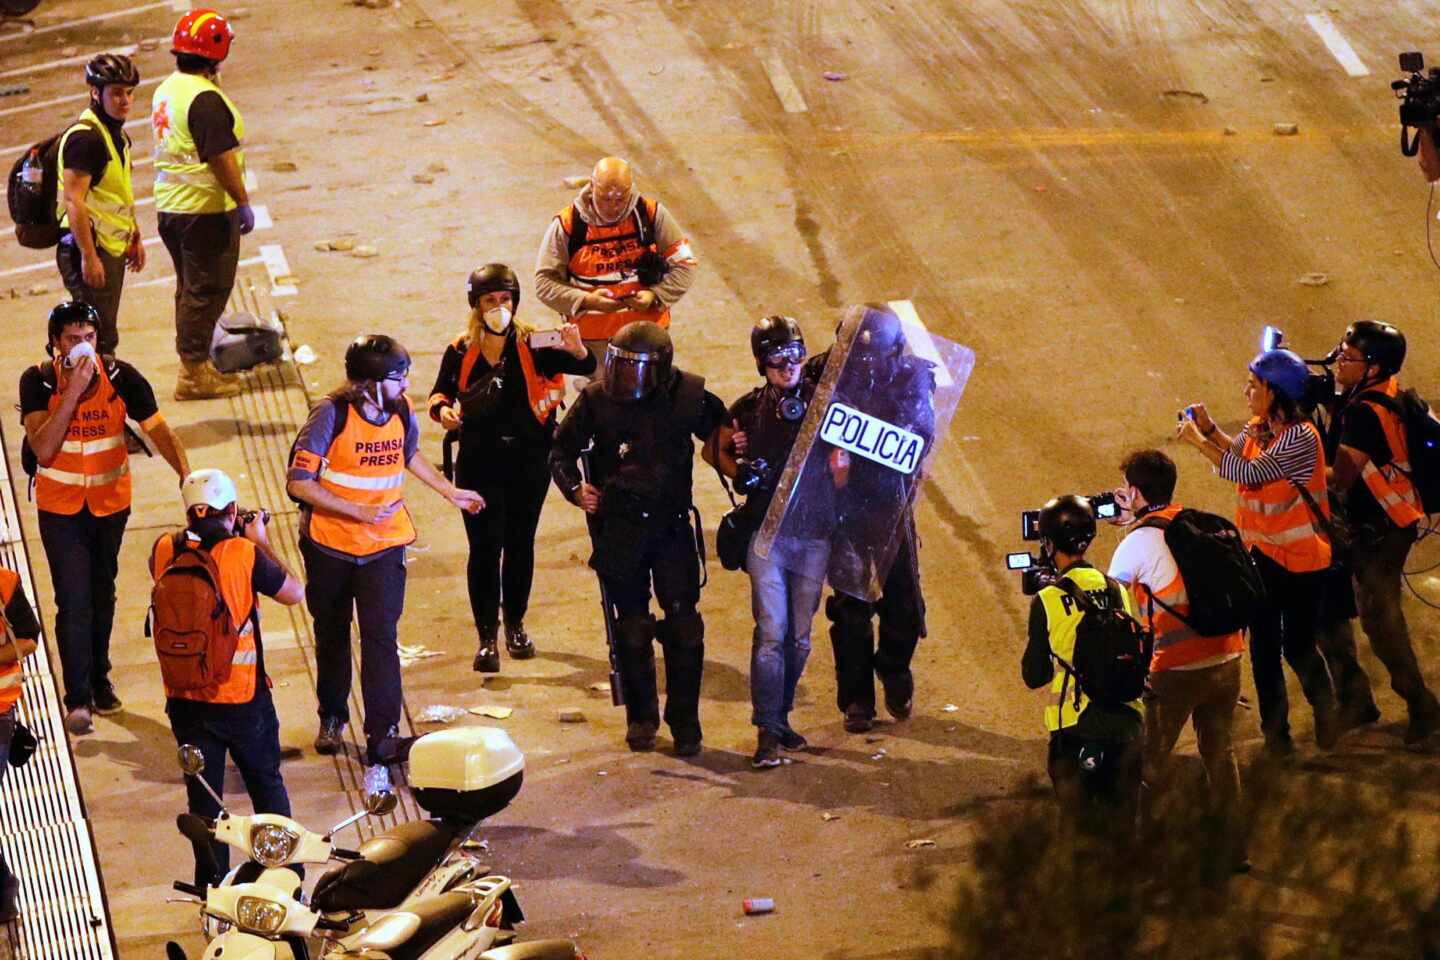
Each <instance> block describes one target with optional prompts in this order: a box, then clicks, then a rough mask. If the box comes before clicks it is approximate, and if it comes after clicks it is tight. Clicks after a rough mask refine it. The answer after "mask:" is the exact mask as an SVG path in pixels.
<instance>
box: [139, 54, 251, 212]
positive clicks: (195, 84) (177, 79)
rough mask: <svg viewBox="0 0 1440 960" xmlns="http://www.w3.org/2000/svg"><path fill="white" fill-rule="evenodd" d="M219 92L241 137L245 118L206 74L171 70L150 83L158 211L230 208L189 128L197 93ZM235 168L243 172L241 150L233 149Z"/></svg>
mask: <svg viewBox="0 0 1440 960" xmlns="http://www.w3.org/2000/svg"><path fill="white" fill-rule="evenodd" d="M207 90H212V91H214V92H215V93H218V94H220V99H222V100H224V101H225V106H227V107H229V108H230V115H231V116H232V117H234V118H235V121H234V122H235V127H234V129H235V139H236V141H237V142H239V143H241V144H243V143H244V142H245V121H244V120H242V119H241V117H240V110H239V108H237V107H236V106H235V104H234V102H233V101H232V100H231V99H230V98H229V97H227V96H225V92H224V91H223V90H221V89H220V88H219V87H218V86H216V85H215V82H214V81H213V80H211V79H209V78H208V77H204V76H201V75H200V74H197V73H181V72H180V71H178V70H177V71H176V72H174V73H172V74H170V76H168V77H166V78H165V80H164V81H163V82H162V83H161V84H160V86H159V87H157V88H156V89H155V96H154V98H153V99H152V100H151V110H150V126H151V127H152V128H153V130H154V132H155V210H156V212H158V213H225V212H226V211H228V210H234V209H235V207H236V203H235V200H234V198H233V197H231V196H230V194H229V193H227V192H226V191H225V188H224V187H222V186H221V185H220V181H219V179H217V178H216V176H215V174H214V172H212V171H211V169H210V165H209V164H207V163H205V162H204V161H203V160H201V159H200V154H199V153H198V152H196V147H195V138H194V137H193V136H191V134H190V104H191V103H193V102H194V101H195V98H196V97H198V96H199V95H200V94H202V93H204V92H206V91H207ZM236 157H237V159H238V160H239V161H240V173H241V175H242V176H243V175H244V173H245V155H244V153H243V152H242V151H239V150H237V151H236Z"/></svg>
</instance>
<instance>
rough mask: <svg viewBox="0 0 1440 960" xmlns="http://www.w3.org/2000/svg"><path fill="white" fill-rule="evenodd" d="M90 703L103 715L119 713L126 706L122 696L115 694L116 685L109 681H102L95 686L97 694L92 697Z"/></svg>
mask: <svg viewBox="0 0 1440 960" xmlns="http://www.w3.org/2000/svg"><path fill="white" fill-rule="evenodd" d="M90 705H91V708H92V709H93V710H94V711H95V712H96V713H98V714H100V716H102V717H108V716H110V715H111V714H112V713H119V712H120V711H121V710H122V709H123V708H124V706H125V705H124V704H122V703H121V702H120V698H119V697H117V696H115V687H114V686H112V685H111V684H109V683H102V684H100V685H99V686H98V687H96V688H95V695H94V696H93V697H92V698H91V704H90Z"/></svg>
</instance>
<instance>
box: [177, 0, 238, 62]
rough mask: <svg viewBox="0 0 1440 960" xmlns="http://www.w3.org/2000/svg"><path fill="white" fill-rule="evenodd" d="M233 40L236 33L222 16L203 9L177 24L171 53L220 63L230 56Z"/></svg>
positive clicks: (184, 17) (185, 17)
mask: <svg viewBox="0 0 1440 960" xmlns="http://www.w3.org/2000/svg"><path fill="white" fill-rule="evenodd" d="M233 39H235V31H234V30H231V29H230V22H229V21H228V20H226V19H225V18H224V17H222V16H221V15H220V14H218V13H216V12H215V11H214V10H206V9H203V8H202V9H199V10H191V11H190V12H189V13H187V14H185V16H183V17H181V18H180V22H179V23H177V24H175V36H174V38H173V39H172V40H171V41H170V52H171V53H193V54H194V55H195V56H197V57H204V58H206V59H207V60H214V61H215V62H216V63H219V62H220V61H221V60H224V59H225V58H226V57H228V56H229V55H230V41H231V40H233Z"/></svg>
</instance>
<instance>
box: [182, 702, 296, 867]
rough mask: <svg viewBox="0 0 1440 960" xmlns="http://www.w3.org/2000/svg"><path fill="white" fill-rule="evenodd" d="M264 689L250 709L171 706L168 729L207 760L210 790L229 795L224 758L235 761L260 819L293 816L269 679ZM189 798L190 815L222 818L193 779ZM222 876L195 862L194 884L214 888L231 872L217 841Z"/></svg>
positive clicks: (248, 705) (246, 706)
mask: <svg viewBox="0 0 1440 960" xmlns="http://www.w3.org/2000/svg"><path fill="white" fill-rule="evenodd" d="M258 683H259V684H260V687H261V688H260V689H259V690H257V691H256V693H255V698H254V699H253V700H251V701H250V702H249V703H246V704H213V703H200V702H197V701H190V700H178V699H176V700H170V701H169V702H168V703H167V704H166V706H165V712H166V713H168V714H169V715H170V729H171V731H172V732H173V733H174V734H175V742H176V743H177V744H179V745H181V746H183V745H185V744H187V743H188V744H193V745H194V746H197V747H199V748H200V752H201V753H203V754H204V755H205V772H204V773H202V774H201V776H203V777H204V778H205V782H206V783H208V784H210V789H212V790H214V791H215V793H216V794H218V795H219V796H221V797H223V796H224V795H225V757H226V755H227V754H228V755H229V757H230V759H231V760H233V761H235V766H236V768H237V769H238V770H239V771H240V776H241V778H242V779H243V780H244V781H245V792H246V793H248V794H249V795H250V806H251V808H252V809H253V810H254V811H255V812H256V813H278V814H281V815H282V816H286V817H288V816H290V795H289V794H288V793H287V792H286V791H285V781H284V780H283V779H282V778H281V776H280V719H279V718H278V717H277V716H276V715H275V703H274V701H273V700H271V699H270V691H269V690H268V689H265V687H264V683H265V678H264V677H260V678H259V679H258ZM185 795H186V799H187V800H188V802H189V810H190V812H191V813H194V814H198V815H199V816H202V817H209V818H211V819H213V818H215V817H217V816H219V814H220V807H219V805H218V804H216V803H215V801H214V799H212V798H211V796H210V794H208V793H206V792H205V788H204V787H202V786H200V784H198V783H196V782H195V780H194V779H193V778H191V777H186V778H185ZM210 847H211V851H212V852H213V853H214V856H215V862H216V863H217V864H218V865H219V868H220V870H219V873H218V874H212V873H211V872H210V871H209V870H208V869H206V868H205V867H204V866H202V865H201V857H200V855H199V854H198V853H197V854H196V857H195V884H196V885H197V886H203V885H205V884H216V883H219V882H220V878H221V877H223V876H225V874H226V872H227V871H228V870H229V869H230V848H229V847H228V846H226V845H225V844H223V843H220V842H219V841H213V842H212V843H211V844H210Z"/></svg>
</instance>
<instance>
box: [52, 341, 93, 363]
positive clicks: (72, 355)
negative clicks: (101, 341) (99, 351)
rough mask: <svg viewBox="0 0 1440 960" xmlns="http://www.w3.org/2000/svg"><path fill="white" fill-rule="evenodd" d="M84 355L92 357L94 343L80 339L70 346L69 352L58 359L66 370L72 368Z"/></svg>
mask: <svg viewBox="0 0 1440 960" xmlns="http://www.w3.org/2000/svg"><path fill="white" fill-rule="evenodd" d="M86 357H90V358H91V359H94V357H95V345H94V344H93V343H91V342H90V341H88V340H81V341H80V342H79V343H77V344H75V346H73V347H71V348H70V352H69V353H67V354H65V356H64V357H62V358H61V359H60V366H62V367H64V368H65V369H66V370H72V369H74V367H75V365H76V364H77V363H79V362H80V361H81V360H83V359H85V358H86Z"/></svg>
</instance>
